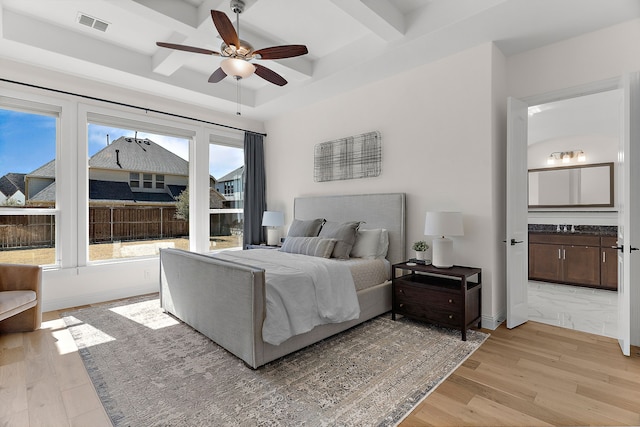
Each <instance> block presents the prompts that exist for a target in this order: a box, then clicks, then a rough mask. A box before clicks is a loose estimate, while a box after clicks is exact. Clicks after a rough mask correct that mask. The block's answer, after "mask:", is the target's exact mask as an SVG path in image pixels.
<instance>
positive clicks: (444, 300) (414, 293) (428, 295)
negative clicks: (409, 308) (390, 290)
mask: <svg viewBox="0 0 640 427" xmlns="http://www.w3.org/2000/svg"><path fill="white" fill-rule="evenodd" d="M396 300H397V301H398V302H413V301H417V302H420V303H429V305H430V306H432V307H434V308H439V309H445V310H446V309H451V308H454V307H460V304H461V301H460V294H459V293H453V292H442V291H436V290H433V289H426V288H424V287H421V286H414V285H409V284H406V283H402V282H399V283H397V284H396Z"/></svg>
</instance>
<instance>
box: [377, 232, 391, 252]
mask: <svg viewBox="0 0 640 427" xmlns="http://www.w3.org/2000/svg"><path fill="white" fill-rule="evenodd" d="M388 251H389V230H387V229H386V228H383V229H382V232H381V233H380V243H379V244H378V253H377V254H376V258H386V257H387V252H388Z"/></svg>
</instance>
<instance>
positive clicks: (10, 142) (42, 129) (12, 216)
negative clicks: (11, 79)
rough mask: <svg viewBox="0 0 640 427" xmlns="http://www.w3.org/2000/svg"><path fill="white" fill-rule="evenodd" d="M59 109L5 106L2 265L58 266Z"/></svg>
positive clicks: (0, 147)
mask: <svg viewBox="0 0 640 427" xmlns="http://www.w3.org/2000/svg"><path fill="white" fill-rule="evenodd" d="M59 110H60V109H59V107H53V106H46V105H41V104H35V103H30V102H27V101H21V100H11V99H9V98H4V99H3V103H2V104H0V262H2V263H14V264H33V265H55V264H58V256H57V253H56V248H57V232H56V220H57V215H58V212H57V209H56V188H55V180H56V147H57V140H58V126H59V118H58V116H59Z"/></svg>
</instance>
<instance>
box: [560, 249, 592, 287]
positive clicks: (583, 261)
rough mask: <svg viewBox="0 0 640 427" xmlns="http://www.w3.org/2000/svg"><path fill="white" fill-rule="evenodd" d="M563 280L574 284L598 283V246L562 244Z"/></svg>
mask: <svg viewBox="0 0 640 427" xmlns="http://www.w3.org/2000/svg"><path fill="white" fill-rule="evenodd" d="M562 250H563V251H564V252H563V263H564V281H565V282H570V283H575V284H576V285H591V286H598V285H600V248H599V247H594V246H564V247H563V248H562Z"/></svg>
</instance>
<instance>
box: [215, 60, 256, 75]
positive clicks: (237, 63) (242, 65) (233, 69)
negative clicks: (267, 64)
mask: <svg viewBox="0 0 640 427" xmlns="http://www.w3.org/2000/svg"><path fill="white" fill-rule="evenodd" d="M220 68H222V71H224V72H225V74H226V75H227V76H231V77H234V78H236V79H246V78H247V77H249V76H250V75H252V74H253V73H254V72H255V71H256V67H255V66H254V65H253V64H251V63H250V62H247V61H245V60H242V59H237V58H227V59H225V60H224V61H222V62H221V63H220Z"/></svg>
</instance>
